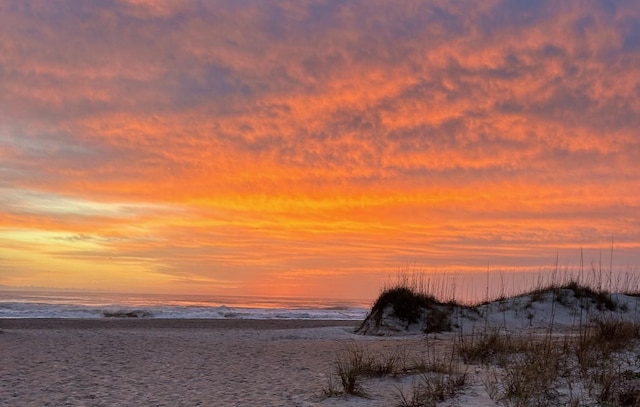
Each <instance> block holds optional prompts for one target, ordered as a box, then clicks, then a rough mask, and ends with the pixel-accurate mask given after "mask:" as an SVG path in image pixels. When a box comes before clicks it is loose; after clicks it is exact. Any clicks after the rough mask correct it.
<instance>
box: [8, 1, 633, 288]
mask: <svg viewBox="0 0 640 407" xmlns="http://www.w3.org/2000/svg"><path fill="white" fill-rule="evenodd" d="M638 67H640V3H639V2H637V1H636V0H626V1H625V0H621V1H571V0H568V1H562V2H558V1H535V0H531V1H526V2H525V1H517V0H486V1H485V0H483V1H455V2H454V1H440V0H429V1H413V0H411V1H409V0H406V1H398V2H389V1H386V0H362V1H358V0H354V1H340V0H318V1H315V0H308V1H307V0H292V1H276V0H272V1H271V0H267V1H259V0H228V1H217V0H216V1H214V0H211V1H209V0H202V1H197V0H192V1H191V0H188V1H180V0H175V1H146V0H97V1H80V0H65V1H58V0H40V1H38V0H35V1H28V2H27V1H13V0H4V1H2V2H0V284H1V285H4V286H11V287H24V286H34V287H50V288H67V289H68V288H72V289H95V290H107V291H127V292H153V293H155V292H157V293H195V294H212V295H213V294H230V295H257V296H307V297H308V296H314V297H335V298H373V297H375V296H376V295H377V294H378V292H379V290H380V287H381V284H384V283H385V281H388V279H389V276H390V275H393V274H394V273H396V272H398V270H407V269H411V270H420V271H423V272H426V273H433V274H434V275H440V276H442V275H449V276H454V277H453V280H451V281H454V280H455V281H456V284H455V285H456V287H457V290H458V291H459V293H458V294H457V295H458V296H464V295H470V294H469V293H470V292H471V291H470V290H472V289H473V288H470V287H471V286H474V284H477V281H476V282H475V283H472V281H474V278H476V277H478V276H483V277H482V278H483V279H487V278H488V277H489V276H491V277H492V278H493V277H496V276H500V277H499V278H500V279H504V275H507V276H511V277H510V278H512V280H514V281H515V280H516V279H518V281H520V279H522V278H524V277H522V276H523V275H525V276H534V275H536V276H540V274H541V273H549V272H550V271H549V270H552V269H554V265H555V264H556V263H558V264H560V265H562V267H564V269H565V270H567V269H569V270H573V271H575V270H576V268H579V267H580V264H581V263H580V262H581V259H582V260H583V262H584V264H585V269H588V270H592V271H593V269H595V268H597V269H598V270H601V269H603V268H604V269H607V270H608V269H610V268H613V269H615V270H616V272H620V273H625V274H630V273H631V274H633V273H635V272H636V271H637V272H638V273H640V271H639V270H637V265H638V264H640V216H639V214H640V158H639V157H640V71H639V70H638ZM603 264H604V265H603ZM515 276H520V277H515ZM496 278H497V277H496ZM476 280H477V278H476ZM496 281H497V280H496ZM465 293H466V294H465Z"/></svg>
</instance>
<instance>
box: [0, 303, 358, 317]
mask: <svg viewBox="0 0 640 407" xmlns="http://www.w3.org/2000/svg"><path fill="white" fill-rule="evenodd" d="M367 311H368V310H367V309H364V308H355V307H354V308H350V307H330V308H309V309H300V308H295V309H287V308H247V307H229V306H226V305H222V306H181V305H162V306H148V307H128V306H120V305H113V306H106V307H105V306H91V305H89V306H88V305H79V304H51V303H41V302H40V303H30V302H0V318H78V319H84V318H167V319H171V318H173V319H328V320H363V319H364V318H365V316H366V314H367Z"/></svg>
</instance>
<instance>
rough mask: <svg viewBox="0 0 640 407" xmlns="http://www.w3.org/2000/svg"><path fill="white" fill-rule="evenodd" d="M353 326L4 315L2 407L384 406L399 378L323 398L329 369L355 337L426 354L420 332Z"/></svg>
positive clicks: (379, 345)
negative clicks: (400, 334)
mask: <svg viewBox="0 0 640 407" xmlns="http://www.w3.org/2000/svg"><path fill="white" fill-rule="evenodd" d="M354 325H355V323H354V322H340V321H338V322H336V321H327V322H317V321H271V322H270V321H184V320H173V321H172V320H2V321H0V327H1V328H2V330H3V331H4V332H3V333H1V334H0V378H1V381H0V405H2V406H337V405H340V406H365V405H366V406H388V405H393V404H395V401H394V400H395V392H396V389H395V387H396V386H397V385H398V384H400V382H399V381H398V380H395V379H392V380H388V379H387V380H384V381H382V380H378V382H379V383H376V380H375V379H373V380H372V381H369V382H368V383H367V386H368V388H367V391H368V392H369V393H370V399H361V398H357V397H349V398H344V397H336V398H325V397H323V395H322V389H323V388H325V387H326V386H327V381H326V374H327V373H329V372H331V371H332V369H333V368H334V362H335V360H336V357H337V355H338V354H339V353H340V352H341V351H343V350H344V349H345V347H346V346H347V344H349V343H351V342H352V341H354V340H357V341H358V343H360V344H362V345H363V346H365V347H367V349H369V348H370V349H372V350H371V351H372V352H377V351H384V350H385V349H387V350H388V349H392V348H395V347H400V346H405V347H407V348H409V349H411V351H412V352H413V351H418V352H420V351H425V350H426V348H427V347H426V346H425V339H424V338H423V337H408V338H407V337H405V338H366V337H363V336H360V335H354V334H353V333H352V332H353V328H354Z"/></svg>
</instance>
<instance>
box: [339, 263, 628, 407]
mask: <svg viewBox="0 0 640 407" xmlns="http://www.w3.org/2000/svg"><path fill="white" fill-rule="evenodd" d="M554 275H555V276H556V277H557V276H559V275H560V274H558V273H556V274H554ZM568 275H571V274H570V273H566V272H565V273H564V274H562V276H563V277H562V278H560V279H557V280H549V281H547V284H546V285H541V284H538V285H536V286H534V287H532V288H531V289H530V290H528V291H522V292H518V293H514V294H513V295H511V296H506V295H499V296H498V297H496V298H494V299H489V298H487V299H486V300H484V301H481V302H478V303H476V304H464V303H460V302H457V301H456V300H455V299H454V298H453V296H452V295H449V294H447V293H451V292H453V290H449V289H443V287H444V285H442V284H440V285H438V286H437V287H438V288H439V290H440V291H439V292H434V291H433V288H434V287H436V286H435V285H433V284H430V283H425V281H426V279H427V277H424V276H423V277H419V276H416V275H412V276H404V277H402V278H400V279H399V280H398V281H397V282H396V283H395V284H393V285H389V286H387V287H385V288H384V289H383V290H382V292H381V294H380V296H379V297H378V298H377V300H376V301H375V302H374V304H373V306H372V308H371V311H370V313H369V315H368V318H367V320H365V321H364V322H363V323H362V324H361V326H360V327H359V328H358V329H357V332H359V333H363V334H374V335H387V334H391V335H398V334H400V335H402V329H403V328H404V329H405V334H414V335H415V334H416V330H415V329H413V330H412V329H411V327H412V326H416V325H417V326H420V327H421V329H420V330H419V331H418V333H419V334H424V335H425V338H429V337H431V336H433V335H434V334H435V333H437V332H444V333H447V332H450V334H449V338H450V341H449V348H448V349H449V350H448V351H445V352H440V356H439V359H438V361H437V362H436V361H435V359H433V360H415V359H411V356H409V355H408V354H407V353H406V352H405V353H402V352H400V353H397V354H396V355H394V356H393V358H387V359H385V357H379V358H375V357H371V356H370V355H366V352H365V351H364V350H363V349H362V348H357V347H355V348H352V349H351V350H350V351H348V352H347V355H348V359H349V361H350V362H349V364H344V363H336V371H337V373H338V375H339V376H341V375H344V373H345V369H344V366H348V367H350V368H352V370H351V371H349V373H350V374H349V375H346V376H347V377H349V378H353V381H348V380H347V381H346V382H345V381H343V386H342V390H341V391H340V392H336V394H338V393H340V394H347V393H348V394H353V395H361V396H362V395H365V392H364V390H363V389H364V386H363V383H364V382H365V381H366V380H368V378H370V377H373V376H376V377H381V376H385V375H387V376H393V377H408V378H410V383H411V384H410V386H409V387H408V388H407V387H400V386H399V387H398V391H397V397H396V399H397V406H402V407H408V406H410V407H421V406H436V405H437V403H439V402H442V401H444V400H447V399H454V398H456V397H458V395H459V394H460V393H463V392H464V388H465V386H468V383H469V377H470V376H469V371H470V369H474V371H475V372H476V373H475V375H476V377H477V378H479V380H480V381H481V382H482V385H483V387H484V389H485V391H486V393H487V395H488V396H489V398H490V399H491V400H492V401H493V402H495V404H496V405H501V406H514V407H516V406H518V407H519V406H557V405H563V406H638V405H640V323H639V322H638V321H639V320H638V318H637V308H638V304H637V302H638V301H637V300H638V299H640V296H639V294H638V293H639V290H638V284H637V281H638V280H637V279H636V280H630V279H627V280H625V283H624V284H623V285H622V287H623V289H620V290H619V291H618V292H617V293H615V292H612V291H608V290H607V289H605V288H604V287H605V286H606V287H612V286H613V284H611V281H609V283H608V284H603V280H604V279H603V277H602V270H601V273H600V274H598V273H595V272H594V273H592V274H591V275H592V279H585V278H581V279H574V278H568V279H567V278H566V276H568ZM580 275H582V273H580ZM443 293H444V295H443ZM621 295H624V296H625V297H624V298H625V299H624V301H623V300H620V298H622V297H621ZM634 298H635V300H634ZM630 304H631V305H630ZM516 305H517V306H518V307H520V309H521V310H526V312H527V313H525V314H523V315H524V316H523V318H533V316H534V314H535V312H546V313H547V315H546V316H545V318H546V319H545V321H547V325H546V326H544V327H537V329H515V328H514V327H511V326H509V323H508V322H507V317H506V315H507V313H509V312H511V313H513V312H514V310H513V309H512V308H514V307H515V306H516ZM632 307H633V308H634V309H631V308H632ZM540 310H544V311H540ZM562 310H564V311H562ZM566 310H569V313H570V314H571V315H573V323H572V324H569V325H567V324H564V325H561V326H560V327H557V326H556V325H557V322H558V319H560V314H561V313H562V312H565V314H566V312H567V311H566ZM490 312H494V313H495V312H502V313H503V314H504V324H500V325H496V324H495V323H493V324H491V323H489V322H488V321H489V317H488V313H490ZM516 314H517V312H516ZM565 314H562V315H563V316H562V318H565V319H566V315H565ZM460 315H467V316H468V315H475V318H477V319H480V320H482V319H483V318H486V320H487V323H486V324H485V325H482V324H476V325H475V326H474V329H473V330H472V331H471V332H468V331H465V329H463V328H464V327H462V326H460V325H459V323H460V320H461V319H460V318H459V316H460ZM510 317H511V316H510ZM389 320H393V321H395V322H393V323H390V322H389ZM367 321H368V322H367ZM494 321H495V319H494ZM371 326H374V327H378V328H380V329H381V330H379V331H376V330H375V329H374V330H371ZM478 326H479V327H480V329H476V327H478ZM389 327H391V328H389ZM384 329H387V331H384ZM452 331H453V332H452ZM424 346H430V345H429V341H428V340H426V341H425V345H424ZM356 366H357V368H355V369H354V367H356ZM374 366H377V367H374ZM383 366H384V367H383ZM408 366H411V367H412V368H407V367H408ZM417 366H420V367H419V368H417ZM373 372H376V373H375V375H374V374H373ZM341 377H342V376H341Z"/></svg>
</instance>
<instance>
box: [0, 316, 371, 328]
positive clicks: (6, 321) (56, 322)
mask: <svg viewBox="0 0 640 407" xmlns="http://www.w3.org/2000/svg"><path fill="white" fill-rule="evenodd" d="M361 323H362V321H356V320H331V319H322V320H320V319H317V320H316V319H178V318H176V319H171V318H95V319H90V318H0V330H14V329H15V330H22V329H96V328H100V329H121V328H126V329H130V328H134V329H135V328H145V329H147V328H150V329H156V328H157V329H242V330H285V329H310V328H324V327H332V326H340V327H348V326H353V328H354V329H355V328H356V327H357V326H359V325H360V324H361Z"/></svg>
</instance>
